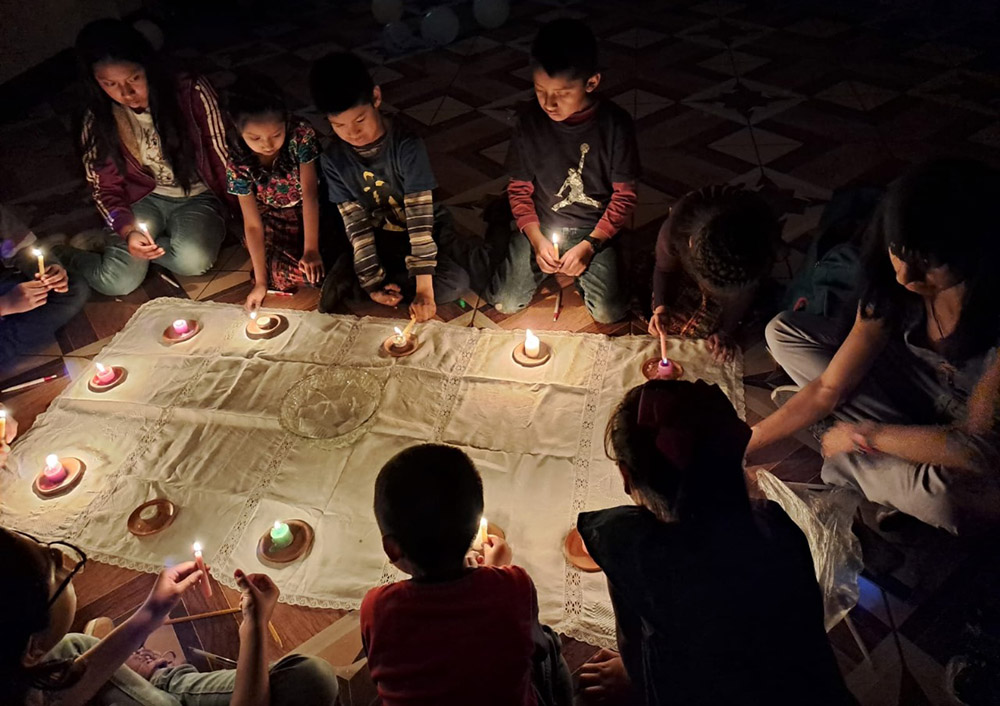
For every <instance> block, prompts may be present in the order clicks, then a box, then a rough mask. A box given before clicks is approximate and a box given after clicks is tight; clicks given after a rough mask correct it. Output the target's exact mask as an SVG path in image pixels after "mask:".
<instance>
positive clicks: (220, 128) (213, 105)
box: [194, 77, 229, 168]
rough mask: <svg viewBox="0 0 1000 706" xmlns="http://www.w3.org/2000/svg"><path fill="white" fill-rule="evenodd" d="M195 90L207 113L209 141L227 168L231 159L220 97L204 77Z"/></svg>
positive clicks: (195, 84) (198, 81)
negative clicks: (220, 106) (220, 107)
mask: <svg viewBox="0 0 1000 706" xmlns="http://www.w3.org/2000/svg"><path fill="white" fill-rule="evenodd" d="M194 90H195V92H196V93H197V94H198V98H199V99H200V100H201V106H202V108H203V109H204V111H205V119H206V122H207V123H208V135H207V137H208V141H209V142H210V143H211V146H212V149H213V151H214V152H215V156H216V157H217V158H218V160H219V164H221V165H223V168H225V164H226V162H227V161H228V159H229V149H228V147H226V126H225V123H224V122H223V121H222V111H221V110H220V109H219V95H218V94H217V93H216V92H215V88H214V87H213V86H212V84H211V83H209V82H208V80H207V79H206V78H204V77H198V79H197V80H196V81H195V83H194Z"/></svg>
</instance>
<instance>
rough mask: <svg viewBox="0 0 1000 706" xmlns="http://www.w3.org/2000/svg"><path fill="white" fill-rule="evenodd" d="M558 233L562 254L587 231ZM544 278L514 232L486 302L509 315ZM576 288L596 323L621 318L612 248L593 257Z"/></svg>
mask: <svg viewBox="0 0 1000 706" xmlns="http://www.w3.org/2000/svg"><path fill="white" fill-rule="evenodd" d="M558 232H559V235H560V240H561V243H562V244H563V249H562V252H565V251H566V250H569V249H570V248H571V247H573V246H574V245H576V244H577V243H579V242H580V241H581V240H583V238H584V237H585V236H587V235H590V233H591V229H590V228H561V229H559V231H558ZM546 277H548V275H547V274H545V273H544V272H542V271H541V270H540V269H539V268H538V263H537V262H535V252H534V249H533V248H532V247H531V242H530V241H529V240H528V238H527V236H525V235H523V234H521V233H515V234H513V235H512V236H511V239H510V245H509V247H508V249H507V257H506V258H504V260H503V261H502V262H501V263H500V264H499V265H498V267H497V270H496V272H495V273H494V274H493V278H492V281H491V282H490V285H489V287H487V289H486V293H485V296H486V301H488V302H489V303H490V304H492V305H493V306H495V307H496V308H497V309H498V310H499V311H502V312H504V313H507V314H513V313H515V312H517V311H520V310H521V309H523V308H524V307H526V306H528V304H529V303H530V302H531V298H532V297H533V296H534V295H535V292H536V291H537V289H538V285H540V284H541V283H542V281H543V280H544V279H545V278H546ZM576 287H577V289H579V290H580V294H581V295H582V296H583V303H584V304H585V305H586V306H587V311H589V312H590V315H591V316H593V317H594V320H595V321H597V322H598V323H601V324H611V323H614V322H615V321H618V320H620V319H621V318H622V317H624V316H625V312H626V311H627V309H628V302H627V301H626V299H625V296H624V294H623V292H622V291H621V286H620V282H619V276H618V253H617V252H616V251H615V248H614V246H608V247H606V248H604V249H603V250H601V252H599V253H597V254H596V255H594V257H593V259H591V261H590V265H588V266H587V269H586V270H585V271H584V273H583V274H582V275H580V276H579V277H577V278H576Z"/></svg>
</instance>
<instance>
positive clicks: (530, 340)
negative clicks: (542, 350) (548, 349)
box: [524, 328, 538, 348]
mask: <svg viewBox="0 0 1000 706" xmlns="http://www.w3.org/2000/svg"><path fill="white" fill-rule="evenodd" d="M524 345H525V347H527V348H532V347H534V346H537V345H538V336H536V335H535V334H533V333H532V332H531V329H530V328H529V329H528V330H526V331H525V332H524Z"/></svg>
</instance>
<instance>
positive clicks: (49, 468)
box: [43, 454, 66, 485]
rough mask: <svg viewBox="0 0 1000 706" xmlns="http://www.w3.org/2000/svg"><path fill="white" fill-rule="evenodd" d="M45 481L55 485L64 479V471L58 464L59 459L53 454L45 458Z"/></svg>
mask: <svg viewBox="0 0 1000 706" xmlns="http://www.w3.org/2000/svg"><path fill="white" fill-rule="evenodd" d="M43 473H44V474H45V479H46V480H47V481H48V482H49V483H52V484H53V485H55V484H56V483H62V482H63V480H65V479H66V469H65V468H63V465H62V464H61V463H60V462H59V457H58V456H56V455H55V454H49V455H48V456H46V457H45V470H44V471H43Z"/></svg>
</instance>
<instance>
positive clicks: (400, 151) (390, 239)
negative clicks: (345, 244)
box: [309, 52, 469, 321]
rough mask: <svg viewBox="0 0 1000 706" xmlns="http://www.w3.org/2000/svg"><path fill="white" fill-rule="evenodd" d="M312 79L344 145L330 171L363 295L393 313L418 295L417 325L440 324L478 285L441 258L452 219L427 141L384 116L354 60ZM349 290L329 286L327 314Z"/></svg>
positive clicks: (344, 58) (323, 161)
mask: <svg viewBox="0 0 1000 706" xmlns="http://www.w3.org/2000/svg"><path fill="white" fill-rule="evenodd" d="M309 80H310V85H311V88H312V95H313V101H314V102H315V103H316V107H317V109H318V110H320V111H322V112H323V113H325V114H326V117H327V120H328V121H329V122H330V126H331V127H332V128H333V131H334V133H335V134H336V138H339V139H335V141H334V143H333V145H331V147H330V148H329V149H328V150H326V152H324V153H323V156H322V157H321V158H320V168H321V171H322V175H323V180H324V181H325V183H326V187H327V193H328V195H329V199H330V201H331V202H332V203H334V204H336V206H337V209H338V210H339V211H340V215H341V217H342V218H343V219H344V227H345V229H346V231H347V238H348V240H349V241H350V243H351V246H352V248H353V250H354V270H355V273H356V274H357V277H358V281H359V284H360V285H361V288H362V289H364V290H365V291H366V292H368V294H369V296H370V297H371V298H372V300H374V301H376V302H378V303H379V304H384V305H386V306H396V305H397V304H399V303H400V302H401V301H402V300H403V298H404V296H406V297H410V296H412V301H411V302H410V314H411V315H412V316H414V317H416V319H417V321H427V320H428V319H430V318H433V316H434V314H435V312H436V310H437V303H438V302H441V303H447V302H450V301H454V300H455V299H457V298H458V297H459V296H460V295H461V294H462V293H464V292H465V291H466V290H467V289H468V287H469V276H468V274H467V273H466V271H465V270H464V269H462V267H460V266H459V265H458V264H457V263H456V262H455V261H454V259H453V258H452V257H450V256H449V255H448V254H447V253H443V252H441V250H440V246H441V245H442V243H441V236H442V234H443V232H444V231H445V230H446V229H448V230H450V222H449V221H450V218H449V214H448V212H447V211H446V210H445V209H444V208H443V207H440V208H435V206H434V199H433V196H432V194H431V191H432V190H433V189H434V188H435V187H436V186H437V182H436V181H435V179H434V173H433V172H432V171H431V165H430V160H429V159H428V158H427V150H426V149H425V148H424V143H423V141H422V140H421V139H420V138H419V137H418V136H416V135H414V134H413V133H412V132H410V131H409V130H407V129H406V128H405V127H404V126H403V125H400V124H398V123H396V122H394V121H392V120H390V119H388V118H386V117H385V116H383V115H382V113H381V112H380V111H379V107H380V106H381V104H382V91H381V88H380V87H379V86H376V85H375V84H374V82H373V81H372V79H371V76H370V75H369V73H368V70H367V69H366V68H365V66H364V63H363V62H362V61H361V59H359V58H358V57H357V56H355V55H354V54H350V53H347V52H335V53H333V54H328V55H327V56H325V57H323V58H322V59H320V60H319V61H317V62H316V63H315V64H314V65H313V67H312V71H311V72H310V76H309ZM331 274H332V273H331ZM342 284H343V283H339V282H335V281H334V278H333V277H328V278H327V281H326V282H325V283H324V287H323V297H322V300H321V303H320V309H321V311H329V310H330V309H331V308H332V306H333V305H334V302H333V301H332V298H333V297H334V296H335V295H334V291H335V288H336V287H337V286H340V285H342Z"/></svg>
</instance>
